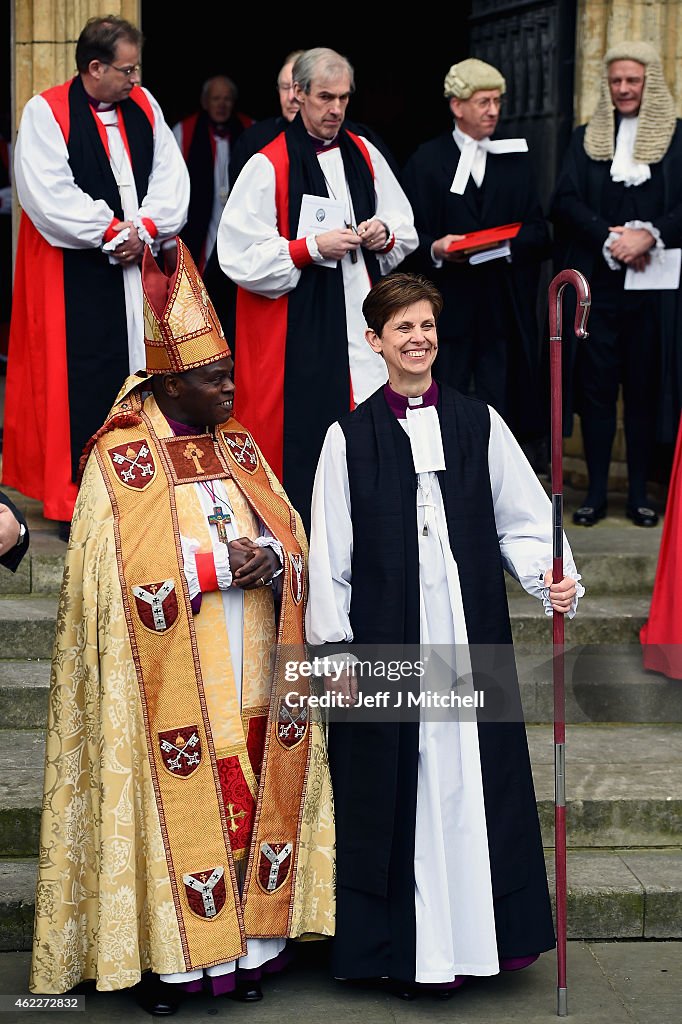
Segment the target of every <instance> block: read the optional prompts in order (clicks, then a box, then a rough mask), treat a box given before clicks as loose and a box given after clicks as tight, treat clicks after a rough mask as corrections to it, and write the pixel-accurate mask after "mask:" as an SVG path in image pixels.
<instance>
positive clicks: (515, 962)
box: [500, 953, 540, 971]
mask: <svg viewBox="0 0 682 1024" xmlns="http://www.w3.org/2000/svg"><path fill="white" fill-rule="evenodd" d="M539 956H540V954H539V953H533V954H532V955H531V956H505V957H501V958H500V970H501V971H522V970H523V968H524V967H530V965H531V964H534V963H535V961H536V960H537V959H538V957H539Z"/></svg>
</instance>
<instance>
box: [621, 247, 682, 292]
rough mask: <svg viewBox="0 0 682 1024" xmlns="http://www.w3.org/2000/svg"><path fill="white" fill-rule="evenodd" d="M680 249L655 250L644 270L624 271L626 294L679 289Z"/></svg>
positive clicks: (681, 252) (681, 258) (681, 254)
mask: <svg viewBox="0 0 682 1024" xmlns="http://www.w3.org/2000/svg"><path fill="white" fill-rule="evenodd" d="M681 265H682V249H657V250H656V251H655V252H654V253H653V254H652V256H651V260H650V261H649V263H647V265H646V267H645V268H644V270H632V269H631V268H630V267H628V269H627V270H626V271H625V284H624V285H623V287H624V289H625V291H626V292H630V291H633V292H635V291H669V290H671V289H676V288H679V287H680V266H681Z"/></svg>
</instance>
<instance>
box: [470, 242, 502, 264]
mask: <svg viewBox="0 0 682 1024" xmlns="http://www.w3.org/2000/svg"><path fill="white" fill-rule="evenodd" d="M503 256H504V257H505V258H506V257H507V256H511V249H510V248H509V242H503V244H502V245H496V246H495V248H494V249H481V251H480V252H474V253H472V254H471V256H470V257H469V263H471V265H472V266H474V267H475V266H476V264H477V263H487V262H488V260H500V259H502V257H503Z"/></svg>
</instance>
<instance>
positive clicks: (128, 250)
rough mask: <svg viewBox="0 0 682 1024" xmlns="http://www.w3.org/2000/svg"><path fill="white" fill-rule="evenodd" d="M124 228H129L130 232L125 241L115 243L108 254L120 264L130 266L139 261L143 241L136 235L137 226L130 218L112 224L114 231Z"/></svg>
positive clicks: (142, 250) (142, 251)
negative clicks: (118, 243)
mask: <svg viewBox="0 0 682 1024" xmlns="http://www.w3.org/2000/svg"><path fill="white" fill-rule="evenodd" d="M125 228H128V229H129V231H130V234H129V235H128V237H127V239H126V240H125V242H121V244H120V245H117V246H116V248H115V249H114V250H113V251H112V252H111V253H110V254H109V255H110V256H112V257H113V259H115V260H116V261H117V262H118V263H120V264H121V265H122V266H124V267H130V266H132V265H133V264H135V263H139V262H140V261H141V259H142V254H143V253H144V242H143V241H142V239H141V238H140V236H139V235H138V233H137V228H136V227H135V225H134V224H133V222H132V221H131V220H122V221H121V222H120V224H116V225H114V231H123V230H124V229H125Z"/></svg>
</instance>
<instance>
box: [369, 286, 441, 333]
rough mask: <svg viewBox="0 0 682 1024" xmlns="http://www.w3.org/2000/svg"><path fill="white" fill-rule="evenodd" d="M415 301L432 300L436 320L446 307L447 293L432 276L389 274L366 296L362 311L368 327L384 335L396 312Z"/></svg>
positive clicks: (429, 301)
mask: <svg viewBox="0 0 682 1024" xmlns="http://www.w3.org/2000/svg"><path fill="white" fill-rule="evenodd" d="M415 302H428V303H430V304H431V309H432V310H433V316H434V319H436V320H437V319H438V317H439V316H440V313H441V310H442V309H443V296H442V295H441V293H440V292H439V290H438V288H436V286H435V284H434V283H433V282H432V281H429V279H428V278H426V277H422V275H421V274H387V275H386V277H382V278H381V280H380V281H378V282H377V283H376V284H375V285H374V287H373V288H371V289H370V290H369V292H368V293H367V295H366V296H365V301H364V302H363V304H362V312H363V314H364V317H365V321H366V323H367V326H368V327H369V328H370V329H371V330H373V331H374V333H375V334H377V335H378V336H379V337H381V332H382V331H383V329H384V327H385V326H386V323H387V322H388V321H389V320H390V318H391V317H392V316H393V314H394V313H395V311H396V310H397V309H405V308H406V307H407V306H412V305H414V303H415Z"/></svg>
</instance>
